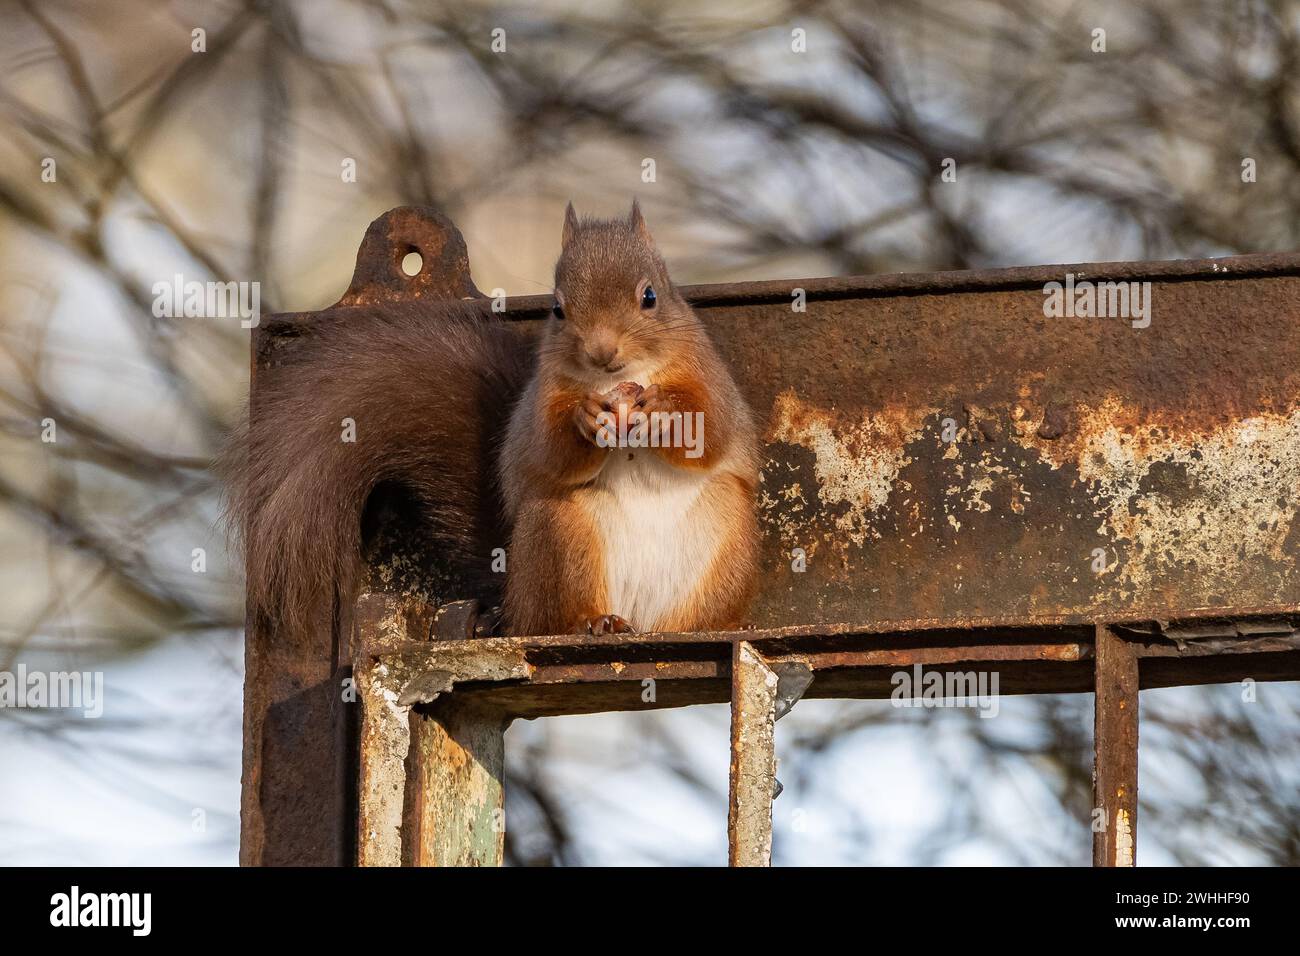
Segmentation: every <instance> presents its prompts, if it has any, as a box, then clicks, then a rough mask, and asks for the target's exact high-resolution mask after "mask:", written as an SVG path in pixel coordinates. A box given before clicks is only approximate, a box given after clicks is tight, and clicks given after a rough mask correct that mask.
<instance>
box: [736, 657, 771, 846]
mask: <svg viewBox="0 0 1300 956" xmlns="http://www.w3.org/2000/svg"><path fill="white" fill-rule="evenodd" d="M733 648H734V651H733V654H732V658H731V780H730V799H729V802H728V811H727V862H728V864H729V865H731V866H771V865H772V798H773V796H774V795H775V792H776V737H775V724H776V701H777V683H778V677H777V674H776V671H774V670H773V669H772V668H771V667H770V666H769V665H768V663H767V661H765V660H763V658H762V657H760V656H759V654H758V652H757V651H756V650H754V647H753V645H752V644H750V643H749V642H748V641H738V642H736V643H735V644H734V645H733Z"/></svg>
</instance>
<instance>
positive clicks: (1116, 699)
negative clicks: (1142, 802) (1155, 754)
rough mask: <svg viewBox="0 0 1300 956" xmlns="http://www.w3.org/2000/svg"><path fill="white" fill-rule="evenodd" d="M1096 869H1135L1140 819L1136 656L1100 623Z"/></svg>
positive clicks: (1096, 700) (1096, 704) (1095, 743)
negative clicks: (1115, 867) (1105, 867)
mask: <svg viewBox="0 0 1300 956" xmlns="http://www.w3.org/2000/svg"><path fill="white" fill-rule="evenodd" d="M1096 668H1097V685H1096V696H1095V698H1094V700H1093V706H1094V714H1095V725H1094V734H1093V746H1094V748H1095V750H1094V762H1093V798H1094V799H1093V805H1094V810H1093V812H1094V819H1093V835H1092V863H1093V866H1133V864H1134V861H1135V860H1136V859H1137V818H1138V792H1137V787H1138V654H1137V651H1136V649H1135V648H1134V647H1133V645H1131V644H1130V643H1129V642H1128V641H1126V640H1125V639H1124V638H1123V637H1120V636H1119V635H1118V634H1116V632H1115V631H1114V629H1113V628H1111V627H1108V626H1107V625H1104V624H1099V625H1097V656H1096Z"/></svg>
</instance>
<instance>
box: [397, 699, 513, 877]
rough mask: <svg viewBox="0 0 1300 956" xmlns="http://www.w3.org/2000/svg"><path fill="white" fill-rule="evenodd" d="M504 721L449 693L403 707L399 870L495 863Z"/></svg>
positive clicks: (501, 842) (501, 834)
mask: <svg viewBox="0 0 1300 956" xmlns="http://www.w3.org/2000/svg"><path fill="white" fill-rule="evenodd" d="M507 723H508V721H507V720H506V719H505V718H504V717H503V716H502V715H501V714H500V713H498V712H494V711H490V710H486V709H482V708H480V707H478V706H476V705H475V704H474V703H472V702H467V701H464V700H457V699H456V697H455V695H454V694H453V695H450V696H448V697H443V698H440V699H439V700H437V701H435V702H434V703H433V704H430V705H427V707H424V706H422V707H415V708H412V709H411V723H410V728H411V729H410V740H411V748H410V755H409V757H408V759H407V766H406V800H405V813H404V820H403V837H402V863H403V865H405V866H500V865H501V862H502V858H503V856H504V853H505V832H506V831H505V815H504V814H505V809H504V798H505V788H504V786H503V781H504V779H505V731H506V725H507Z"/></svg>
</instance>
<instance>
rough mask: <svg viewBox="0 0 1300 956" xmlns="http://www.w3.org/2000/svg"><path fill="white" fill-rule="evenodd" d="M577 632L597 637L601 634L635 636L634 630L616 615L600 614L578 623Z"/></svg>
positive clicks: (628, 623)
mask: <svg viewBox="0 0 1300 956" xmlns="http://www.w3.org/2000/svg"><path fill="white" fill-rule="evenodd" d="M577 632H578V633H579V634H592V635H594V636H596V637H599V636H600V635H602V634H635V633H636V628H635V627H633V626H632V624H631V623H630V622H628V621H625V620H623V618H621V617H619V616H618V615H617V614H601V615H599V616H597V617H589V618H585V619H584V620H582V621H579V622H578V627H577Z"/></svg>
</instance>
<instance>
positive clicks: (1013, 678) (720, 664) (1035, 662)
mask: <svg viewBox="0 0 1300 956" xmlns="http://www.w3.org/2000/svg"><path fill="white" fill-rule="evenodd" d="M901 624H902V626H901V627H899V628H897V629H894V628H893V627H892V626H891V625H889V624H886V623H877V624H872V625H864V626H861V627H857V628H853V627H849V626H835V627H828V628H824V629H819V628H815V627H797V628H772V629H762V630H745V631H734V632H713V633H700V634H634V635H618V636H617V638H621V639H616V638H612V637H608V636H606V637H600V638H593V637H590V636H587V637H580V636H575V635H554V636H549V637H535V638H494V639H491V640H476V641H450V642H445V641H444V642H431V643H425V644H416V645H408V646H405V647H403V648H401V649H400V655H398V654H397V650H396V649H394V650H393V651H392V652H391V654H390V656H400V660H401V665H402V667H403V668H405V671H406V673H408V674H411V675H415V674H418V673H421V672H430V673H437V672H445V671H447V670H449V669H453V668H460V669H461V670H462V673H468V672H467V671H466V670H465V669H466V668H467V667H468V666H469V664H470V662H471V661H472V660H473V659H475V658H479V659H480V662H481V663H484V664H485V663H487V662H496V666H497V667H498V668H506V667H513V668H516V670H513V671H510V670H500V671H499V672H501V673H509V674H513V675H516V676H510V677H507V678H505V679H503V680H474V679H471V678H468V677H465V678H463V679H461V680H460V681H459V683H458V685H457V687H458V690H457V693H460V694H473V695H476V696H479V697H481V698H483V699H484V700H489V699H490V701H491V702H492V705H493V706H494V707H497V708H499V709H500V710H502V711H503V712H505V713H508V714H510V715H511V716H513V717H528V718H531V717H541V716H553V715H559V714H579V713H593V712H599V711H618V710H646V709H652V708H664V707H680V706H686V705H690V704H703V703H722V702H725V701H728V700H730V699H731V692H732V688H731V674H732V670H731V667H732V659H733V656H734V654H735V646H736V645H737V644H738V643H740V642H747V643H748V644H750V646H751V647H753V648H754V649H755V651H756V652H757V653H758V654H759V655H760V656H762V657H763V658H765V659H766V660H768V661H771V662H781V661H788V660H792V659H798V660H799V661H801V662H803V663H804V664H805V665H806V666H807V667H808V668H809V669H810V670H811V671H812V672H814V673H815V674H816V675H817V680H816V682H815V683H814V684H813V686H812V687H810V688H809V689H808V691H807V693H806V696H809V697H819V698H883V697H889V696H891V694H892V693H893V692H894V689H895V684H894V680H893V679H894V676H895V675H896V674H897V673H898V672H899V671H900V670H904V669H909V668H911V667H913V666H916V665H920V666H922V667H925V668H926V669H927V670H929V669H936V670H941V671H942V670H951V671H961V672H966V671H969V670H972V669H978V670H980V671H986V672H996V673H997V674H998V675H999V686H998V693H999V694H1022V693H1070V692H1083V691H1091V690H1093V688H1094V685H1095V674H1094V666H1093V660H1094V657H1095V634H1096V627H1095V625H1093V624H1082V623H1069V624H1063V623H1059V621H1057V620H1056V619H1052V620H1049V621H1048V622H1047V623H1044V622H1040V621H1033V620H1020V621H1016V620H1003V621H999V622H996V623H994V622H987V623H985V624H984V625H983V626H981V627H978V628H971V629H966V630H963V629H956V628H952V627H950V626H948V625H947V624H945V623H944V622H939V621H910V622H901ZM1116 627H1117V628H1123V629H1125V633H1127V634H1128V635H1129V636H1130V641H1131V646H1132V647H1133V649H1134V653H1135V654H1137V655H1139V656H1141V657H1142V658H1143V660H1144V661H1146V664H1145V666H1144V668H1143V673H1142V685H1141V686H1143V687H1163V686H1172V685H1180V684H1199V683H1215V682H1222V681H1230V680H1237V679H1239V678H1240V677H1242V676H1250V677H1254V678H1255V679H1257V680H1261V681H1264V680H1295V679H1300V608H1295V607H1291V608H1269V609H1257V613H1256V614H1255V615H1243V616H1242V617H1241V618H1239V619H1237V621H1236V622H1235V623H1233V622H1225V621H1224V620H1223V619H1222V618H1221V616H1219V613H1218V612H1217V611H1215V612H1212V613H1207V614H1204V615H1200V616H1197V615H1190V616H1187V617H1184V618H1179V619H1175V620H1173V621H1165V622H1164V624H1163V625H1159V624H1156V623H1155V622H1150V621H1147V622H1143V621H1129V622H1125V623H1122V624H1117V625H1116ZM1161 628H1164V629H1165V630H1161ZM1192 630H1197V631H1198V632H1204V633H1208V634H1231V635H1233V637H1232V638H1231V639H1230V640H1227V639H1224V640H1220V641H1217V642H1211V641H1210V640H1209V639H1207V638H1202V639H1200V640H1198V641H1196V642H1189V641H1187V640H1185V639H1183V638H1181V637H1179V638H1177V640H1175V638H1174V637H1169V636H1167V635H1169V634H1172V635H1175V637H1176V636H1177V635H1180V634H1187V633H1189V632H1190V631H1192ZM1179 641H1182V646H1181V647H1180V646H1179ZM517 675H524V676H517ZM648 680H652V681H654V684H655V687H656V693H655V695H654V696H653V699H650V700H647V699H646V696H645V695H644V694H643V688H644V682H646V681H648Z"/></svg>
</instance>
